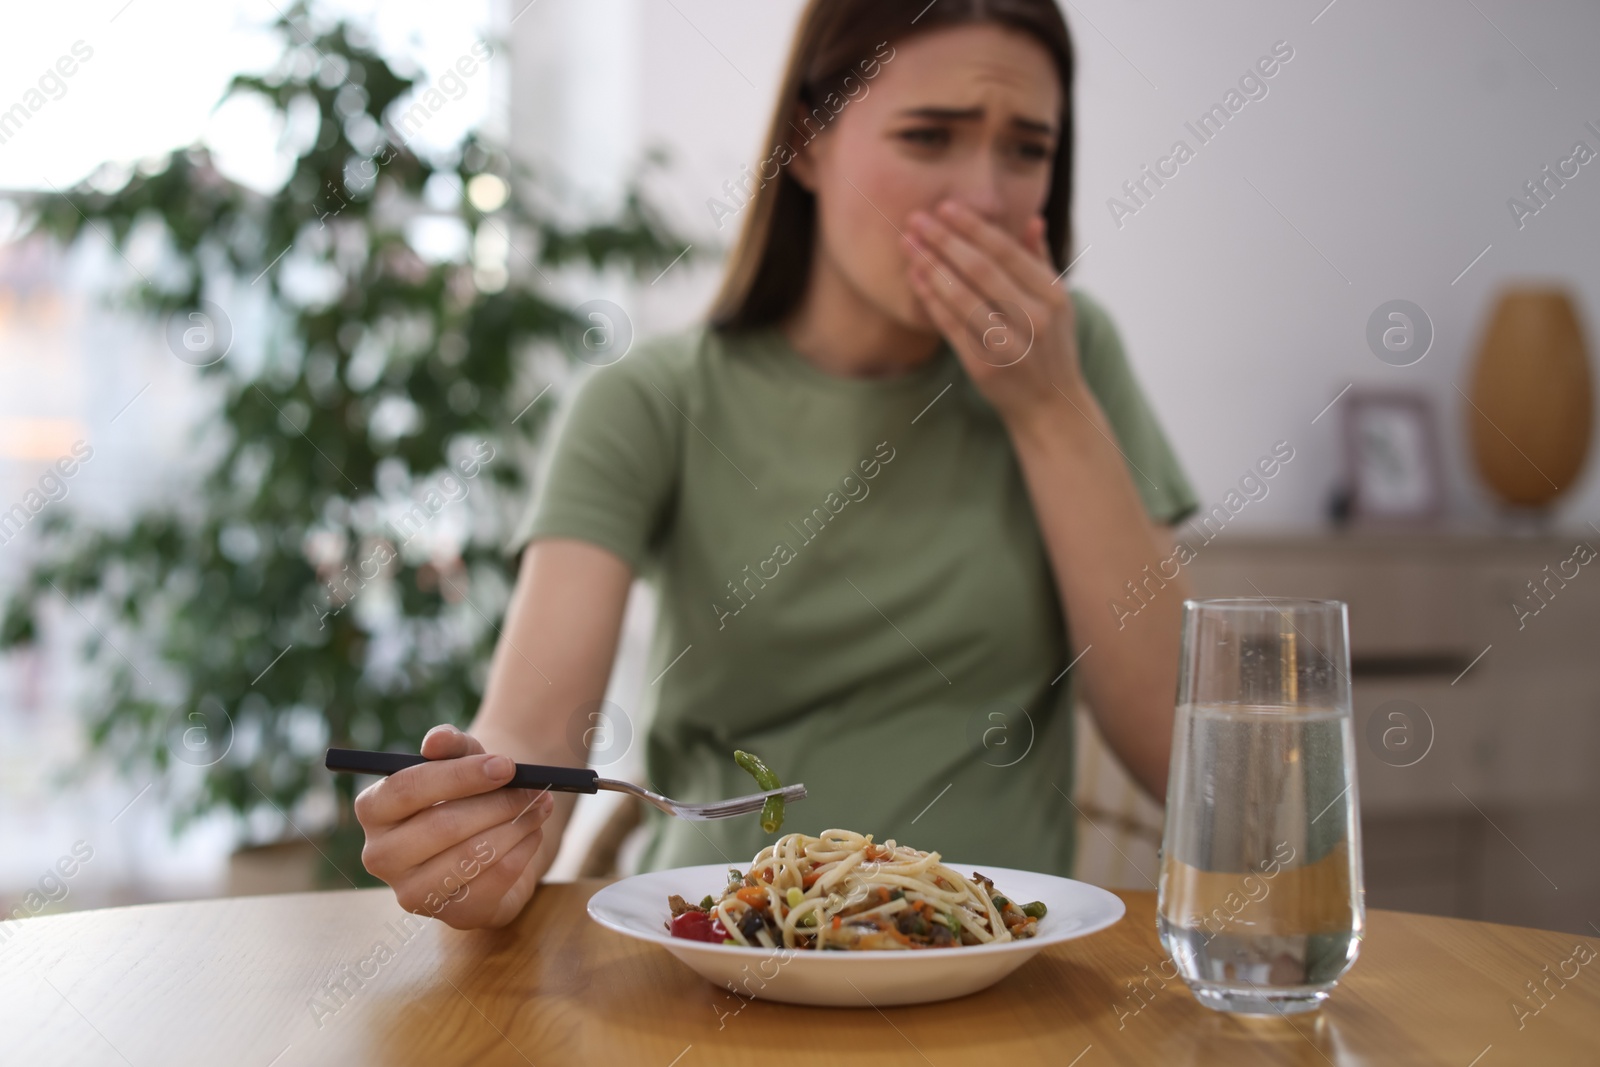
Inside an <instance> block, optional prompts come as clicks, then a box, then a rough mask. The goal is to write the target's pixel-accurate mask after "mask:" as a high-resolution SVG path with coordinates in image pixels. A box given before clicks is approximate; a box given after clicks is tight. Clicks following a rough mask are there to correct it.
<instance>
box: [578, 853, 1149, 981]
mask: <svg viewBox="0 0 1600 1067" xmlns="http://www.w3.org/2000/svg"><path fill="white" fill-rule="evenodd" d="M949 866H951V867H953V868H955V869H956V870H957V871H960V872H961V873H962V874H968V875H970V873H971V872H972V871H974V870H978V871H981V872H983V874H984V875H985V876H987V877H988V878H989V879H990V880H991V881H993V882H994V884H995V888H996V889H997V890H998V891H1000V892H1002V893H1004V894H1005V895H1006V896H1008V897H1010V898H1011V899H1012V900H1016V901H1022V902H1024V903H1025V902H1027V901H1031V900H1042V901H1044V903H1045V907H1046V908H1047V911H1046V914H1045V917H1044V918H1043V919H1041V920H1040V921H1039V933H1038V934H1037V935H1036V936H1034V937H1030V938H1026V939H1025V940H1021V941H1007V942H1003V943H1000V944H991V945H967V946H963V947H960V948H925V949H916V950H913V951H905V952H897V951H893V950H861V951H856V952H817V951H812V950H809V949H802V950H796V951H792V952H789V953H787V954H786V953H783V952H782V951H781V950H778V949H766V948H745V947H744V946H742V945H713V944H711V943H709V942H705V941H690V940H687V939H685V938H681V937H673V936H672V935H671V934H669V933H667V929H666V922H667V920H668V919H669V918H671V915H672V913H671V911H670V909H669V908H668V906H667V897H668V896H670V895H672V894H673V893H676V894H678V895H679V896H681V897H683V898H684V899H685V900H699V899H701V898H702V897H704V896H705V895H706V894H707V893H710V894H712V895H713V896H715V895H717V894H718V893H720V892H721V890H722V888H723V887H724V886H726V885H727V884H728V864H725V863H711V864H706V865H705V866H701V867H679V868H676V869H674V870H670V871H652V872H650V873H648V874H639V875H634V876H633V877H632V878H624V879H623V880H621V881H619V882H613V883H612V884H610V885H608V886H606V887H605V888H603V889H601V890H600V891H599V892H598V893H596V894H595V895H594V896H592V897H590V898H589V917H590V918H591V919H593V920H594V921H595V922H597V923H599V924H600V925H601V926H606V927H609V928H610V929H612V930H615V931H617V932H618V933H619V934H626V935H628V936H629V937H636V938H638V939H639V940H641V941H653V942H655V943H656V944H658V945H660V946H662V947H663V948H665V949H666V950H667V951H668V952H670V953H672V954H673V955H674V956H676V957H678V958H679V959H680V960H682V961H683V962H684V963H687V964H688V965H689V966H690V967H692V968H694V970H695V971H696V972H698V973H699V974H700V975H701V977H703V978H706V979H707V980H709V981H711V982H713V983H715V984H716V985H719V986H722V987H724V988H726V989H729V990H731V991H733V992H734V993H737V994H740V995H742V996H745V997H760V998H763V999H766V1000H781V1001H786V1002H788V1003H790V1004H825V1005H832V1006H835V1007H858V1008H864V1007H882V1006H884V1005H888V1004H922V1003H926V1002H928V1001H932V1000H946V999H948V998H950V997H961V996H966V995H967V994H968V993H976V992H977V991H978V990H980V989H987V988H988V987H989V986H991V985H993V984H994V983H996V982H998V981H999V980H1000V979H1002V978H1004V977H1005V976H1006V975H1008V974H1010V973H1011V972H1012V971H1014V970H1016V969H1017V968H1018V967H1020V966H1022V965H1023V964H1024V963H1026V962H1028V960H1030V959H1032V958H1033V956H1034V955H1035V954H1036V953H1037V952H1038V951H1039V950H1040V949H1042V948H1044V947H1045V946H1047V945H1054V944H1059V943H1060V942H1062V941H1070V940H1072V939H1073V938H1075V937H1083V936H1084V935H1085V934H1092V933H1094V932H1095V931H1097V930H1104V929H1105V928H1106V927H1108V926H1110V925H1112V924H1113V923H1115V922H1116V921H1117V920H1118V919H1121V918H1122V915H1123V912H1124V911H1126V910H1127V909H1126V908H1125V907H1124V906H1123V903H1122V901H1121V899H1120V898H1118V897H1117V896H1115V895H1114V894H1111V893H1108V892H1106V891H1105V890H1104V889H1100V888H1098V887H1097V886H1092V885H1088V884H1086V883H1084V882H1075V881H1073V880H1072V879H1070V878H1057V877H1055V876H1054V875H1049V874H1036V873H1034V872H1032V871H1015V870H1011V869H1009V868H1006V867H991V866H989V865H987V864H977V865H973V864H964V863H950V864H949Z"/></svg>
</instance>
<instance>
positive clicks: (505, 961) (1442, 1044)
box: [0, 882, 1600, 1067]
mask: <svg viewBox="0 0 1600 1067" xmlns="http://www.w3.org/2000/svg"><path fill="white" fill-rule="evenodd" d="M600 884H601V883H599V882H580V883H576V884H572V885H549V886H544V887H542V888H541V889H540V891H539V893H538V894H537V896H536V898H535V902H534V905H533V907H532V908H530V909H529V910H528V912H526V913H524V914H523V916H522V917H521V918H520V919H519V920H518V921H517V922H516V923H515V924H513V925H512V926H511V927H509V928H507V929H505V930H500V931H475V932H470V933H462V932H459V931H456V930H451V929H449V928H448V927H446V926H444V925H443V924H441V923H438V922H436V921H433V920H414V921H415V924H416V926H417V928H416V929H415V931H414V932H412V931H409V930H407V929H405V928H404V927H402V926H400V925H399V924H400V922H401V921H402V920H403V919H404V918H406V915H405V913H404V912H402V911H401V910H400V908H399V907H398V905H396V904H395V903H394V900H393V897H392V896H391V895H390V894H389V892H388V891H387V890H363V891H349V892H330V893H310V894H298V895H290V896H277V897H251V898H242V899H233V900H216V901H202V902H196V903H185V904H158V905H150V906H144V907H134V908H113V909H107V910H104V911H89V912H80V913H76V914H68V915H60V916H48V917H40V918H34V919H25V920H20V921H16V922H6V923H0V1061H3V1062H4V1063H6V1064H79V1063H82V1064H123V1063H127V1064H131V1065H135V1067H145V1065H150V1067H157V1065H160V1067H168V1065H177V1064H190V1063H193V1064H208V1065H223V1067H297V1065H300V1064H338V1065H340V1067H355V1065H366V1064H374V1065H377V1064H401V1063H419V1064H429V1065H434V1064H473V1065H482V1067H490V1065H500V1064H505V1065H522V1064H529V1063H532V1064H537V1065H539V1067H546V1065H561V1064H582V1065H584V1067H609V1065H611V1064H644V1065H646V1067H673V1065H676V1067H700V1065H705V1064H738V1065H740V1067H750V1065H752V1064H754V1065H757V1067H774V1065H777V1064H789V1063H793V1064H806V1065H807V1067H820V1065H823V1064H828V1065H831V1064H835V1063H871V1064H874V1065H876V1067H881V1065H883V1064H885V1063H915V1064H924V1063H928V1064H938V1065H944V1064H971V1063H982V1064H985V1065H988V1064H999V1065H1003V1067H1019V1065H1021V1064H1028V1063H1050V1064H1054V1065H1057V1067H1069V1065H1071V1067H1100V1065H1103V1064H1129V1065H1133V1064H1138V1065H1145V1064H1167V1063H1172V1064H1227V1065H1229V1067H1236V1065H1248V1064H1318V1065H1320V1064H1325V1063H1332V1064H1340V1065H1343V1064H1385V1065H1388V1064H1444V1065H1449V1067H1501V1065H1509V1064H1516V1065H1521V1064H1537V1065H1539V1067H1549V1065H1557V1064H1585V1065H1592V1064H1596V1063H1600V956H1591V957H1590V959H1589V962H1586V963H1566V964H1563V961H1566V960H1569V959H1572V958H1573V954H1574V947H1575V946H1577V945H1579V944H1580V943H1581V944H1582V945H1584V946H1586V948H1585V952H1584V953H1583V954H1585V955H1587V954H1588V952H1589V950H1591V949H1592V950H1594V951H1596V952H1600V937H1577V936H1574V935H1571V934H1556V933H1547V932H1543V931H1537V930H1526V929H1521V928H1517V927H1509V926H1494V925H1489V924H1484V923H1471V922H1460V921H1455V920H1448V919H1437V918H1429V917H1424V916H1417V915H1405V914H1400V913H1396V912H1385V911H1378V912H1374V913H1372V915H1371V916H1370V919H1371V925H1370V931H1369V934H1368V937H1367V941H1366V944H1365V945H1364V946H1363V949H1362V954H1361V959H1360V960H1359V962H1357V964H1356V966H1355V968H1354V970H1353V971H1351V973H1350V974H1349V975H1348V976H1347V977H1346V979H1345V981H1344V982H1343V984H1341V985H1340V987H1339V988H1338V989H1337V990H1336V991H1335V993H1334V995H1333V998H1332V1000H1331V1001H1330V1003H1329V1004H1328V1005H1327V1006H1326V1007H1325V1008H1324V1009H1323V1010H1322V1011H1320V1012H1318V1013H1316V1014H1313V1015H1301V1016H1297V1017H1294V1018H1293V1019H1283V1018H1271V1019H1265V1020H1251V1019H1238V1018H1232V1017H1228V1016H1224V1015H1219V1014H1216V1013H1214V1012H1211V1011H1209V1010H1207V1009H1205V1008H1202V1007H1200V1006H1199V1005H1198V1004H1197V1003H1195V1000H1194V998H1193V997H1192V996H1190V994H1189V992H1188V990H1187V989H1186V988H1185V987H1184V986H1183V985H1182V983H1181V982H1177V981H1172V982H1166V983H1165V984H1162V980H1161V978H1160V964H1161V963H1162V961H1163V960H1164V959H1165V956H1164V954H1163V952H1162V951H1161V948H1160V945H1159V943H1158V942H1157V940H1156V934H1155V919H1154V908H1155V901H1154V896H1153V894H1150V893H1124V894H1122V896H1123V899H1124V900H1126V901H1127V904H1128V915H1127V918H1125V919H1124V920H1123V921H1122V922H1121V923H1119V924H1118V925H1117V926H1115V927H1113V928H1112V929H1110V930H1107V931H1104V932H1102V933H1099V934H1096V935H1094V936H1092V937H1089V938H1085V939H1083V940H1080V941H1074V942H1070V943H1067V944H1062V945H1056V946H1053V947H1052V948H1049V949H1046V950H1045V952H1043V953H1042V954H1041V955H1039V956H1038V957H1036V958H1035V959H1034V960H1032V961H1030V962H1029V963H1028V964H1026V965H1024V966H1023V967H1022V968H1021V969H1020V970H1018V971H1017V972H1016V973H1014V974H1013V975H1011V976H1010V977H1009V978H1007V979H1006V980H1005V981H1003V982H1002V983H1000V984H999V985H998V986H995V987H994V988H992V989H990V990H988V991H986V992H983V993H979V994H976V995H974V996H971V997H966V998H963V999H960V1000H955V1001H948V1002H945V1003H942V1004H931V1005H926V1006H921V1007H905V1008H888V1009H884V1010H882V1011H879V1010H876V1009H874V1008H871V1007H863V1008H860V1009H838V1008H836V1009H824V1008H802V1007H793V1006H789V1005H784V1004H772V1003H767V1002H764V1001H750V1002H744V1001H739V1000H736V999H735V998H734V997H733V996H732V995H731V994H729V993H728V992H727V991H726V990H722V989H718V988H716V987H714V986H712V985H711V984H709V983H707V982H705V981H702V980H701V979H700V978H699V977H697V976H696V975H695V974H694V973H693V972H691V971H690V970H688V968H686V967H684V966H683V965H682V964H680V963H679V962H678V961H677V960H675V959H673V958H672V957H671V956H670V955H668V954H667V953H666V952H665V951H663V950H662V949H660V948H659V947H657V946H654V945H647V944H643V943H640V942H637V941H633V940H630V939H628V938H625V937H622V936H620V935H618V934H614V933H612V932H610V931H608V930H604V929H602V928H601V927H599V926H598V925H596V924H595V923H593V922H591V921H590V920H589V919H588V917H587V916H586V915H585V914H584V903H585V902H586V901H587V900H588V898H589V896H590V894H591V893H593V892H594V891H595V889H597V888H598V887H599V885H600ZM413 918H414V917H413ZM8 935H9V936H8ZM1546 967H1548V968H1549V970H1546V969H1545V968H1546ZM1563 967H1564V969H1565V971H1566V973H1568V974H1571V973H1572V971H1573V969H1574V967H1576V968H1577V972H1578V973H1577V975H1576V976H1575V977H1573V978H1571V979H1569V980H1566V981H1565V982H1564V984H1558V983H1560V981H1561V980H1560V979H1559V978H1550V979H1548V982H1546V976H1547V975H1549V974H1550V973H1551V972H1554V971H1557V969H1558V968H1563ZM1147 968H1148V969H1147ZM1167 973H1171V971H1170V969H1169V970H1168V972H1167ZM363 975H365V977H363ZM1152 975H1154V976H1155V977H1152ZM341 980H342V981H343V983H344V988H345V989H346V990H347V992H345V993H343V994H340V995H339V996H335V995H333V994H332V993H330V992H329V991H328V990H329V987H330V984H331V983H337V982H339V981H341ZM1530 981H1531V982H1534V983H1535V984H1540V983H1545V988H1547V989H1548V990H1551V991H1553V992H1545V993H1544V994H1543V998H1544V1006H1543V1007H1542V1008H1539V1010H1538V1011H1537V1013H1535V1012H1534V1010H1533V1009H1534V1008H1536V1007H1538V1002H1537V1001H1534V1000H1532V999H1531V998H1530V996H1529V993H1528V990H1527V987H1526V986H1525V984H1524V983H1526V982H1530ZM1135 989H1137V990H1138V992H1137V993H1136V992H1135ZM1513 1003H1522V1004H1523V1005H1524V1007H1525V1012H1524V1013H1522V1014H1521V1015H1520V1019H1519V1013H1517V1012H1515V1011H1513V1009H1512V1007H1511V1005H1512V1004H1513ZM741 1005H742V1007H741ZM1519 1022H1520V1024H1521V1025H1520V1027H1519Z"/></svg>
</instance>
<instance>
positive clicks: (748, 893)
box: [734, 885, 767, 908]
mask: <svg viewBox="0 0 1600 1067" xmlns="http://www.w3.org/2000/svg"><path fill="white" fill-rule="evenodd" d="M734 896H736V897H738V898H739V899H740V900H742V901H744V902H745V903H746V904H748V905H750V906H751V907H752V908H759V907H760V906H761V905H763V904H765V903H766V902H767V891H766V890H765V889H758V888H756V887H755V886H748V885H747V886H745V887H744V888H743V889H740V890H739V891H738V892H736V893H735V894H734Z"/></svg>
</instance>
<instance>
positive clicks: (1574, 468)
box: [1466, 288, 1594, 508]
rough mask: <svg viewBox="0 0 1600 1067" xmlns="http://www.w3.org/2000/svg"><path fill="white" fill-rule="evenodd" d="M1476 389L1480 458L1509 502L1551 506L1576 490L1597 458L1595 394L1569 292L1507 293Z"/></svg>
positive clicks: (1475, 443)
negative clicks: (1592, 445)
mask: <svg viewBox="0 0 1600 1067" xmlns="http://www.w3.org/2000/svg"><path fill="white" fill-rule="evenodd" d="M1470 390H1471V391H1470V394H1469V395H1470V398H1471V403H1470V404H1469V405H1468V409H1467V413H1466V415H1467V424H1468V426H1469V428H1470V430H1469V432H1470V434H1471V438H1472V455H1473V459H1474V460H1475V461H1476V463H1477V467H1478V473H1479V474H1480V475H1482V477H1483V480H1484V481H1485V482H1487V483H1488V484H1489V487H1490V488H1491V489H1492V490H1494V492H1495V494H1496V495H1497V496H1499V497H1500V499H1501V500H1502V501H1504V502H1505V503H1506V504H1509V505H1512V506H1514V507H1524V508H1545V507H1548V506H1549V505H1550V504H1551V503H1553V502H1554V501H1555V499H1556V498H1557V497H1559V496H1560V495H1561V494H1562V493H1564V492H1566V491H1567V490H1569V489H1571V488H1572V486H1573V484H1574V483H1575V482H1576V481H1577V479H1578V474H1579V472H1580V471H1581V470H1582V469H1583V463H1584V459H1585V458H1586V457H1587V456H1588V453H1589V438H1590V431H1591V430H1592V428H1593V425H1594V392H1593V384H1592V382H1591V380H1590V375H1589V359H1588V353H1587V351H1586V348H1585V345H1584V337H1583V330H1582V328H1581V327H1580V326H1579V324H1578V315H1577V311H1576V309H1575V308H1574V307H1573V302H1572V299H1571V298H1570V297H1569V296H1568V295H1567V294H1566V293H1565V292H1564V291H1562V290H1560V289H1553V288H1515V289H1507V290H1505V291H1504V292H1502V293H1501V294H1500V298H1499V301H1498V302H1497V303H1496V304H1495V309H1494V314H1493V316H1492V317H1491V318H1490V320H1489V328H1488V330H1487V332H1486V333H1485V334H1484V338H1483V344H1482V346H1481V347H1480V348H1479V349H1478V357H1477V362H1476V363H1475V364H1474V365H1473V368H1472V382H1471V386H1470Z"/></svg>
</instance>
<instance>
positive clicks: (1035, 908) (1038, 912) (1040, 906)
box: [1022, 900, 1050, 919]
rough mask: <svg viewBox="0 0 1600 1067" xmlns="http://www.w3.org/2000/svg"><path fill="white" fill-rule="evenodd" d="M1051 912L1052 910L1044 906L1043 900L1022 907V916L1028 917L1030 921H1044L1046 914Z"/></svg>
mask: <svg viewBox="0 0 1600 1067" xmlns="http://www.w3.org/2000/svg"><path fill="white" fill-rule="evenodd" d="M1049 910H1050V909H1048V908H1046V907H1045V906H1044V901H1042V900H1035V901H1034V902H1033V903H1031V904H1024V905H1023V906H1022V914H1024V915H1026V916H1027V917H1028V918H1030V919H1042V918H1044V914H1045V912H1047V911H1049Z"/></svg>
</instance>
